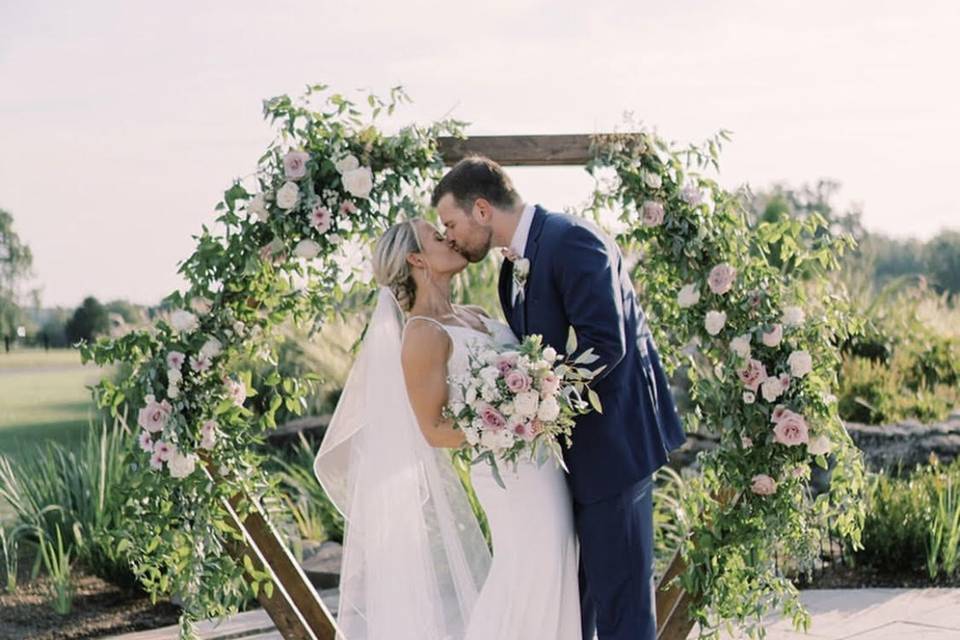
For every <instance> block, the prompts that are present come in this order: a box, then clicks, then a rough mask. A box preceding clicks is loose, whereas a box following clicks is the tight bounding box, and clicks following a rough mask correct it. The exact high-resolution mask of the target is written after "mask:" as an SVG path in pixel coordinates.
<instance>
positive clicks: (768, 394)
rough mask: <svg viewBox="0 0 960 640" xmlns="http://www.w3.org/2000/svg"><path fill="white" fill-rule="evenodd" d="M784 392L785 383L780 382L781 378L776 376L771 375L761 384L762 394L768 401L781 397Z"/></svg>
mask: <svg viewBox="0 0 960 640" xmlns="http://www.w3.org/2000/svg"><path fill="white" fill-rule="evenodd" d="M782 393H783V383H782V382H780V378H778V377H775V376H770V377H769V378H767V379H766V380H764V381H763V384H762V385H760V394H761V395H762V396H763V399H764V400H766V401H767V402H773V401H774V400H776V399H777V398H779V397H780V394H782Z"/></svg>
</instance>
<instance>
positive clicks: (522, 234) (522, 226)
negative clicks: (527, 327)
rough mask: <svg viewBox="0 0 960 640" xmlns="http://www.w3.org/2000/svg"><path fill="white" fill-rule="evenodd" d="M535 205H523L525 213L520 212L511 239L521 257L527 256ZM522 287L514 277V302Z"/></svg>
mask: <svg viewBox="0 0 960 640" xmlns="http://www.w3.org/2000/svg"><path fill="white" fill-rule="evenodd" d="M533 212H534V207H533V205H532V204H528V205H525V206H524V207H523V213H521V214H520V222H519V223H518V224H517V229H516V231H514V232H513V239H512V240H511V241H510V249H511V250H512V251H513V252H514V253H516V254H517V255H518V256H520V257H521V258H524V257H526V256H525V255H524V252H525V251H526V249H527V238H529V237H530V227H531V225H533ZM519 293H520V289H519V288H518V287H517V281H516V279H513V288H512V289H511V294H510V299H511V300H513V302H514V304H516V302H517V294H519Z"/></svg>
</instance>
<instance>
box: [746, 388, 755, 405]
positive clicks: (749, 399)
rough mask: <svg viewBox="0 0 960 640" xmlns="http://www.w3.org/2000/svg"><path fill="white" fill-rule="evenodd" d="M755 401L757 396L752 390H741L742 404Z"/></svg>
mask: <svg viewBox="0 0 960 640" xmlns="http://www.w3.org/2000/svg"><path fill="white" fill-rule="evenodd" d="M756 401H757V396H755V395H753V392H752V391H744V392H743V404H753V403H754V402H756Z"/></svg>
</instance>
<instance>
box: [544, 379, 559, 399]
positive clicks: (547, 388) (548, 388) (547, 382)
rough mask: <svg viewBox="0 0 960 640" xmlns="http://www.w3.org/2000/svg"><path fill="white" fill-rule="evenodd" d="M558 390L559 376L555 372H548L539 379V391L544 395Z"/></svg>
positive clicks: (549, 394)
mask: <svg viewBox="0 0 960 640" xmlns="http://www.w3.org/2000/svg"><path fill="white" fill-rule="evenodd" d="M559 390H560V377H559V376H558V375H556V374H555V373H548V374H547V375H545V376H543V379H542V380H540V393H542V394H543V395H544V396H545V397H546V396H552V395H555V394H556V393H557V391H559Z"/></svg>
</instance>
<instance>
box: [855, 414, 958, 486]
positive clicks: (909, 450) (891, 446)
mask: <svg viewBox="0 0 960 640" xmlns="http://www.w3.org/2000/svg"><path fill="white" fill-rule="evenodd" d="M847 431H848V432H849V433H850V437H851V438H853V441H854V443H855V444H856V445H857V446H858V447H859V448H860V449H861V451H863V457H864V461H865V463H866V465H867V467H868V468H869V469H871V470H873V471H880V470H885V471H887V472H888V473H894V474H896V473H897V472H898V471H899V470H900V469H903V470H904V471H908V470H911V469H913V468H914V467H916V466H917V465H918V464H927V463H929V462H930V456H931V454H933V455H936V456H937V458H939V459H940V461H941V462H951V461H953V460H954V459H956V458H957V456H958V455H960V416H951V417H950V418H949V419H948V420H947V421H946V422H943V423H939V424H921V423H919V422H917V421H915V420H910V421H906V422H902V423H900V424H890V425H863V424H855V423H847Z"/></svg>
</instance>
